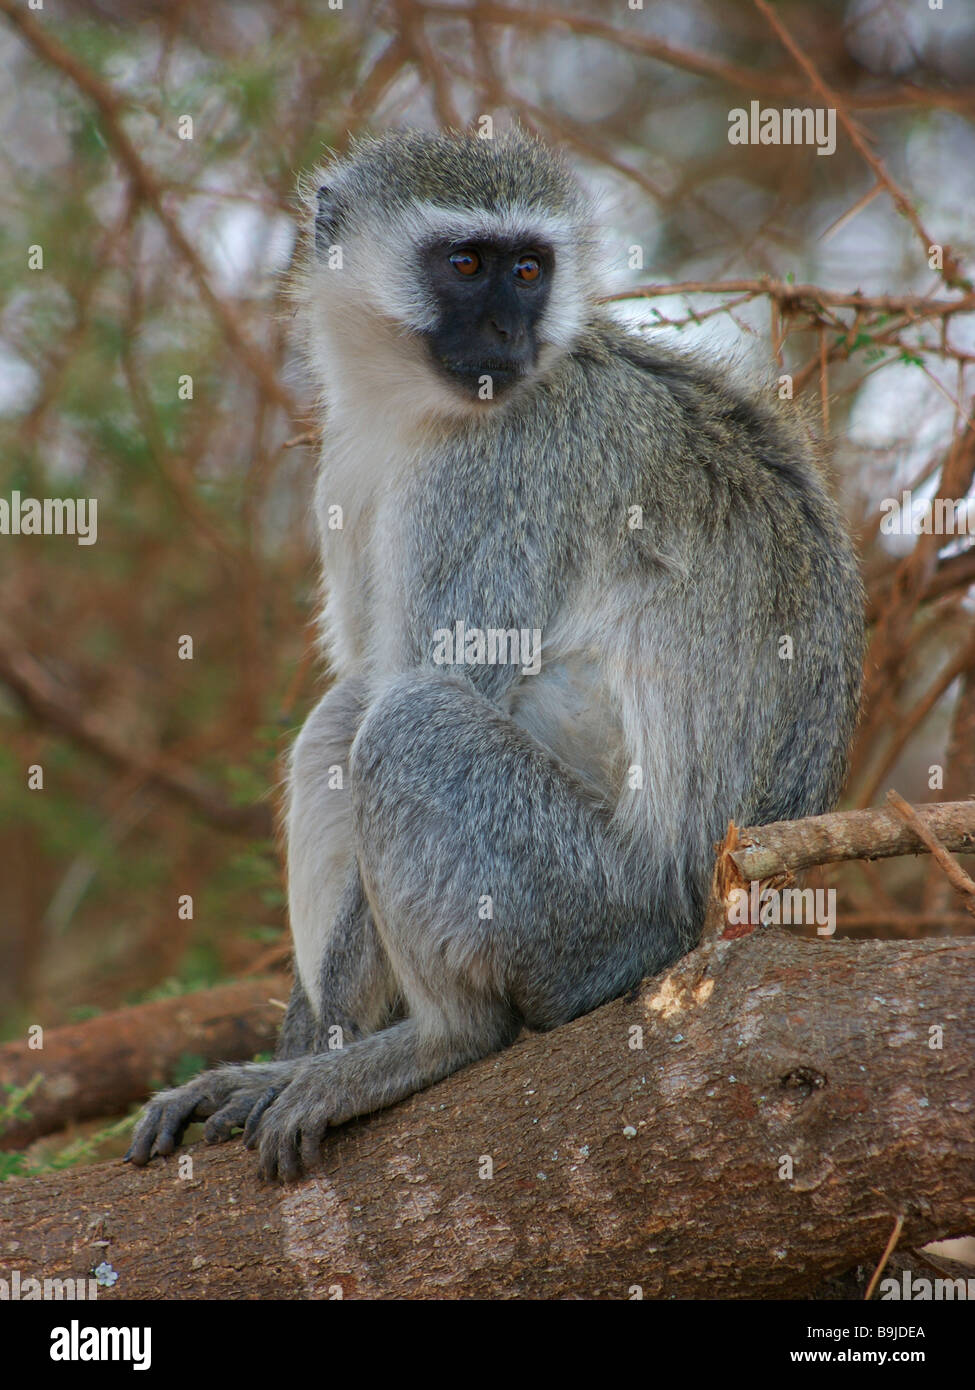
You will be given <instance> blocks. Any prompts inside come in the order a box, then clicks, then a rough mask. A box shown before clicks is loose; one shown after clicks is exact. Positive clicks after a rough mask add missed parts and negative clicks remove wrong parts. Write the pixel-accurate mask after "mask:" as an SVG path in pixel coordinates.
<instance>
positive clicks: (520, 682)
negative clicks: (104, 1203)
mask: <svg viewBox="0 0 975 1390" xmlns="http://www.w3.org/2000/svg"><path fill="white" fill-rule="evenodd" d="M318 184H319V185H320V186H318V187H317V193H316V194H315V195H314V197H313V198H312V199H310V200H309V202H310V217H309V222H310V227H311V235H310V237H309V255H308V260H307V264H306V267H305V270H304V272H303V273H302V275H301V276H300V279H299V281H298V286H297V291H296V293H297V302H298V305H299V309H300V316H301V321H302V324H303V331H304V340H305V343H306V346H307V354H308V359H309V361H310V363H311V367H312V369H313V371H314V373H315V375H316V377H317V379H318V382H319V383H320V384H321V386H322V388H323V390H324V394H325V397H326V400H327V413H326V415H325V437H324V444H323V448H322V459H321V471H320V476H319V481H318V487H317V493H316V512H317V517H318V524H319V530H320V535H321V544H322V560H323V567H324V574H325V584H326V593H327V598H326V601H325V605H324V612H323V618H322V623H323V633H324V641H325V647H326V650H327V655H328V661H329V667H330V670H331V673H332V677H333V681H332V685H331V688H330V689H329V690H328V691H327V693H326V694H325V695H324V696H323V697H322V699H321V700H320V701H319V703H318V705H317V706H316V707H315V709H314V710H313V711H312V713H311V715H310V716H309V718H308V720H307V722H306V724H305V726H304V728H303V729H302V731H301V734H300V735H299V737H298V739H297V742H296V743H295V746H294V751H293V755H292V759H291V769H290V785H289V802H288V813H287V841H288V888H289V900H290V913H291V928H292V933H293V936H294V951H295V960H296V965H297V981H296V983H295V987H294V993H293V995H292V999H291V1004H290V1006H289V1010H288V1014H287V1017H286V1019H285V1023H284V1027H283V1030H282V1035H281V1042H280V1045H279V1050H278V1059H277V1060H276V1061H274V1062H270V1063H267V1064H259V1063H253V1064H245V1065H241V1066H227V1067H224V1068H222V1069H220V1070H217V1071H211V1072H208V1073H205V1074H204V1075H203V1076H201V1077H199V1078H198V1079H197V1080H196V1081H194V1082H191V1083H190V1084H189V1085H186V1086H182V1087H180V1088H179V1089H177V1090H174V1091H168V1092H164V1093H163V1094H161V1095H159V1096H157V1097H156V1098H155V1100H154V1101H153V1103H152V1104H151V1105H150V1106H149V1108H148V1110H147V1111H146V1113H145V1115H144V1117H143V1119H142V1121H141V1123H140V1125H139V1128H138V1129H137V1132H136V1135H135V1139H134V1142H133V1145H132V1148H131V1149H130V1151H129V1155H128V1157H130V1158H131V1160H132V1161H133V1162H134V1163H138V1164H142V1163H145V1162H147V1160H148V1159H149V1157H150V1156H151V1154H153V1153H157V1154H168V1153H171V1152H172V1151H173V1149H174V1148H175V1147H176V1145H177V1144H178V1143H179V1142H180V1140H181V1138H182V1135H183V1133H184V1130H185V1128H186V1126H187V1125H188V1124H189V1123H190V1122H191V1121H192V1120H194V1119H198V1118H204V1117H208V1122H207V1125H206V1129H205V1135H206V1137H207V1138H208V1139H210V1140H213V1141H216V1140H222V1139H226V1138H228V1137H229V1136H230V1133H231V1130H232V1129H233V1128H235V1127H239V1126H243V1127H244V1137H245V1143H246V1144H247V1145H248V1146H249V1147H257V1148H259V1150H260V1171H261V1174H262V1175H263V1176H264V1177H265V1178H268V1179H272V1178H280V1179H293V1178H295V1177H297V1176H299V1175H300V1174H301V1172H302V1171H303V1170H305V1169H307V1168H308V1167H310V1166H312V1165H313V1164H314V1163H316V1161H317V1160H318V1159H319V1155H320V1149H321V1144H322V1140H323V1138H324V1136H325V1132H326V1129H327V1128H328V1127H329V1126H332V1125H337V1124H340V1123H342V1122H343V1121H345V1120H348V1119H349V1118H350V1117H352V1116H355V1115H363V1114H365V1113H367V1112H369V1111H373V1110H376V1109H379V1108H380V1107H382V1106H386V1105H390V1104H392V1103H393V1102H395V1101H397V1100H399V1099H401V1098H402V1097H404V1096H408V1095H409V1094H410V1093H411V1092H414V1091H417V1090H420V1089H421V1088H423V1087H425V1086H429V1085H431V1084H432V1083H433V1082H435V1081H438V1080H440V1078H442V1077H444V1076H446V1075H448V1073H450V1072H453V1071H456V1070H457V1069H458V1068H459V1067H463V1066H465V1065H466V1064H467V1063H469V1062H473V1061H475V1060H476V1059H477V1058H480V1057H484V1056H485V1055H487V1054H489V1053H491V1052H494V1051H495V1050H497V1049H499V1048H503V1047H505V1046H506V1045H507V1044H509V1043H510V1042H511V1041H512V1040H513V1039H514V1037H515V1036H516V1034H517V1033H518V1032H519V1030H520V1029H522V1028H523V1027H527V1028H531V1029H548V1028H555V1027H557V1026H558V1025H559V1024H561V1023H565V1022H567V1021H568V1020H569V1019H572V1018H575V1017H576V1016H577V1015H579V1014H584V1013H586V1012H587V1011H589V1010H591V1009H595V1008H596V1007H597V1006H598V1005H600V1004H602V1003H604V1002H605V1001H607V1000H609V999H612V998H614V997H615V996H617V995H619V994H621V993H623V992H624V991H626V990H628V989H630V988H631V987H633V986H634V985H636V984H637V983H638V982H639V981H640V980H641V978H643V977H644V976H647V975H653V974H654V973H656V972H659V971H661V970H662V969H663V968H664V967H665V966H667V965H668V964H670V963H671V962H672V961H674V960H675V959H676V958H677V957H679V956H680V955H682V954H683V953H685V952H686V951H688V950H689V949H690V948H691V947H692V946H693V945H694V943H695V941H696V940H697V937H698V935H699V932H700V928H701V924H702V917H703V912H704V908H705V903H706V897H707V892H708V887H709V882H710V875H711V870H712V864H713V859H714V843H715V841H716V840H718V839H719V838H720V837H721V835H722V834H723V833H724V831H725V828H726V826H727V824H728V821H729V820H731V819H734V820H735V821H736V822H738V823H739V824H741V825H755V824H761V823H763V822H768V821H774V820H780V819H785V818H790V817H798V816H804V815H808V814H812V813H816V812H822V811H825V810H827V809H828V808H829V807H831V806H832V805H833V804H834V801H835V799H836V797H837V795H838V793H839V790H840V786H841V783H842V780H843V776H844V770H845V760H846V752H847V745H848V742H849V739H850V735H851V732H852V730H853V727H854V723H855V719H856V714H857V704H858V697H859V690H860V673H861V660H862V589H861V583H860V579H859V576H858V572H857V566H856V563H855V560H854V556H853V553H852V550H851V547H850V544H849V542H848V540H847V537H846V535H845V534H844V531H843V527H842V525H841V523H840V520H839V517H838V515H837V511H836V508H835V507H834V505H833V503H832V502H831V501H830V499H829V497H828V495H827V493H826V490H825V488H824V485H823V481H822V479H821V478H820V476H819V474H818V472H817V471H816V469H815V467H814V466H813V465H812V464H811V462H810V460H809V457H808V455H807V451H806V449H805V446H804V443H803V432H802V430H801V428H800V427H799V425H798V424H796V423H794V422H792V421H790V420H788V419H785V418H784V417H783V415H782V414H781V413H780V412H779V408H778V406H777V405H773V403H772V402H771V401H767V400H764V399H753V398H751V397H750V396H749V395H748V394H747V393H746V392H744V391H743V390H741V389H739V388H738V387H737V386H736V385H734V384H732V383H731V382H730V381H729V380H727V379H726V376H725V374H724V373H723V372H722V371H720V370H716V369H715V368H713V367H711V366H707V365H703V364H701V363H697V362H694V361H692V360H689V359H687V358H686V357H684V356H682V355H679V354H677V353H675V352H673V351H671V350H669V349H667V348H664V347H662V346H659V345H658V344H656V343H655V342H653V341H648V340H647V339H646V338H644V337H642V336H640V335H638V334H637V333H636V332H631V331H629V330H628V329H627V328H625V327H623V326H621V325H620V324H619V323H617V322H615V321H614V320H613V319H612V318H611V317H610V315H609V313H608V311H607V310H605V309H604V308H602V307H601V306H600V305H599V303H598V301H597V288H598V287H597V278H596V275H595V271H594V267H595V237H594V233H593V229H592V226H591V214H590V210H589V207H588V204H587V200H586V198H585V197H584V196H583V194H582V192H581V191H580V188H579V187H578V185H577V184H576V182H575V181H574V180H573V178H572V177H571V176H570V174H569V173H568V172H567V170H566V168H565V167H564V166H563V164H562V163H561V162H560V160H559V159H558V158H557V157H556V156H555V155H554V154H553V153H552V152H550V151H549V150H548V149H547V148H546V147H545V146H544V145H543V144H541V143H539V142H538V141H537V140H535V139H534V138H533V137H530V136H528V135H526V134H524V133H522V132H519V131H514V132H512V133H510V134H506V135H503V136H499V137H498V138H496V139H493V140H481V139H476V138H474V137H471V136H468V135H458V134H445V135H431V134H421V133H395V134H388V135H384V136H382V137H380V138H378V139H369V140H362V141H359V142H357V143H356V144H355V145H354V147H353V149H352V152H351V154H350V155H349V156H348V157H347V158H344V159H338V160H336V161H335V162H334V163H332V164H331V165H329V166H328V167H327V168H325V169H324V170H323V171H322V177H321V179H320V180H319V181H318Z"/></svg>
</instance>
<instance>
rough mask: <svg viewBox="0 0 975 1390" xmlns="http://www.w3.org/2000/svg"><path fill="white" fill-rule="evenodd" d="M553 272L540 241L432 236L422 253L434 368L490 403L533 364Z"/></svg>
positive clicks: (550, 256)
mask: <svg viewBox="0 0 975 1390" xmlns="http://www.w3.org/2000/svg"><path fill="white" fill-rule="evenodd" d="M554 274H555V254H554V251H553V249H552V247H551V246H549V245H547V244H546V243H544V242H541V243H539V242H531V243H525V244H522V242H521V241H520V240H515V239H512V240H497V241H494V240H490V241H489V240H475V241H463V242H453V241H447V240H443V241H436V242H434V243H433V244H432V245H429V246H427V247H425V248H424V249H423V251H422V252H421V275H422V276H423V278H424V279H425V281H426V284H427V287H428V294H429V300H430V302H431V303H432V305H433V310H434V321H433V323H432V324H431V326H430V327H429V328H426V329H425V330H424V332H423V334H422V337H423V340H424V342H425V344H426V347H427V350H428V352H429V354H430V358H431V360H432V362H433V364H434V366H435V367H436V369H437V370H438V371H439V372H440V373H441V374H442V375H443V376H444V377H445V378H447V380H449V381H450V382H451V383H452V384H453V385H454V386H456V387H459V388H460V389H461V390H462V391H463V392H464V393H465V394H467V395H469V396H471V397H472V398H474V399H480V400H492V399H494V398H496V397H498V396H500V395H503V394H504V393H505V392H507V391H509V390H510V389H511V388H512V387H513V386H516V385H517V384H518V383H519V382H521V381H523V380H524V379H525V378H526V377H527V376H528V375H529V374H530V373H531V371H532V369H533V368H534V367H535V366H536V365H537V363H538V354H539V327H540V324H541V322H542V318H543V315H544V313H545V307H546V305H547V303H548V299H549V294H550V292H551V287H552V281H553V278H554Z"/></svg>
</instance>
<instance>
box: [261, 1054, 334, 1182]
mask: <svg viewBox="0 0 975 1390" xmlns="http://www.w3.org/2000/svg"><path fill="white" fill-rule="evenodd" d="M337 1082H338V1068H337V1066H336V1065H334V1064H333V1065H329V1064H328V1063H325V1064H324V1065H323V1062H322V1059H320V1058H316V1059H315V1063H314V1065H308V1064H307V1063H306V1064H305V1065H304V1066H303V1068H302V1069H301V1070H300V1071H299V1072H298V1074H297V1075H296V1076H295V1078H294V1080H293V1081H292V1082H291V1083H290V1085H287V1086H285V1087H284V1088H283V1089H282V1088H281V1087H280V1086H278V1087H277V1088H275V1087H273V1086H272V1087H269V1088H268V1090H267V1093H266V1094H265V1096H264V1097H262V1104H261V1105H260V1106H256V1107H255V1108H254V1109H253V1110H252V1111H251V1113H250V1116H249V1117H248V1120H247V1124H246V1125H245V1127H244V1144H245V1146H246V1147H247V1148H248V1149H259V1151H260V1156H259V1162H258V1171H259V1173H260V1176H261V1178H262V1179H263V1180H264V1181H265V1182H294V1181H295V1180H296V1179H298V1178H300V1177H301V1176H302V1174H303V1173H306V1172H307V1171H308V1170H309V1169H311V1168H314V1167H316V1166H317V1164H318V1163H319V1161H320V1156H321V1147H322V1141H323V1140H324V1138H325V1131H326V1130H327V1129H328V1128H329V1126H330V1125H337V1124H342V1122H343V1121H344V1120H347V1119H349V1118H350V1117H351V1115H352V1113H354V1109H353V1107H351V1106H350V1105H349V1102H348V1098H347V1097H345V1096H343V1095H342V1093H341V1090H340V1088H339V1086H338V1084H337Z"/></svg>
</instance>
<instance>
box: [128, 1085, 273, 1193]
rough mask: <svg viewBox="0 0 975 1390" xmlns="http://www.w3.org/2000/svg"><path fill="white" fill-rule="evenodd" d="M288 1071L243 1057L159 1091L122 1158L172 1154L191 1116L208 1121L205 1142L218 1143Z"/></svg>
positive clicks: (134, 1160)
mask: <svg viewBox="0 0 975 1390" xmlns="http://www.w3.org/2000/svg"><path fill="white" fill-rule="evenodd" d="M293 1071H294V1064H293V1063H288V1062H268V1063H260V1062H245V1063H243V1064H242V1065H240V1066H229V1067H220V1068H218V1069H217V1070H216V1071H207V1072H204V1073H203V1075H202V1076H198V1077H197V1078H196V1080H195V1081H190V1082H189V1083H188V1084H187V1085H185V1086H178V1087H176V1089H175V1090H172V1091H160V1092H159V1094H158V1095H157V1096H155V1097H154V1098H153V1099H152V1100H151V1101H150V1103H149V1104H148V1105H147V1106H146V1109H145V1110H144V1112H143V1114H142V1118H141V1119H140V1120H139V1123H138V1124H137V1125H136V1128H135V1133H134V1134H133V1136H132V1143H131V1144H130V1146H129V1149H128V1152H127V1153H126V1154H125V1161H126V1162H127V1163H134V1164H136V1165H137V1166H138V1167H140V1168H141V1167H142V1165H143V1164H145V1163H148V1162H149V1160H150V1158H154V1157H155V1156H156V1155H159V1154H171V1153H172V1152H173V1150H174V1149H175V1148H177V1147H178V1145H179V1143H180V1142H181V1140H182V1138H183V1135H184V1134H185V1133H186V1130H187V1127H188V1126H189V1125H191V1124H192V1123H193V1122H194V1121H195V1120H206V1121H207V1125H206V1128H205V1129H204V1131H203V1137H204V1138H205V1139H206V1141H207V1143H209V1144H219V1143H222V1142H223V1141H224V1140H225V1139H229V1138H230V1135H231V1131H232V1130H233V1129H237V1128H243V1126H244V1125H245V1124H246V1123H247V1121H248V1119H249V1117H250V1115H251V1113H252V1112H253V1111H254V1109H255V1107H260V1110H263V1109H264V1108H266V1107H267V1106H268V1105H269V1104H270V1103H271V1102H270V1099H269V1097H273V1096H276V1095H278V1094H279V1093H280V1091H281V1090H282V1089H283V1087H284V1086H286V1085H287V1083H288V1081H289V1080H290V1077H291V1075H292V1074H293Z"/></svg>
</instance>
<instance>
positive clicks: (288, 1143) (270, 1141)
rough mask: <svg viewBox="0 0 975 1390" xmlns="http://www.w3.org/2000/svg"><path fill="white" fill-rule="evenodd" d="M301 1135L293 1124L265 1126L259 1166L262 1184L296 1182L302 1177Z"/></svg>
mask: <svg viewBox="0 0 975 1390" xmlns="http://www.w3.org/2000/svg"><path fill="white" fill-rule="evenodd" d="M300 1135H301V1131H300V1130H299V1129H298V1128H297V1127H296V1126H294V1125H291V1124H284V1125H282V1124H280V1123H279V1124H277V1125H274V1124H271V1125H269V1126H265V1129H264V1132H263V1133H262V1135H261V1156H260V1162H259V1164H258V1173H259V1174H260V1177H261V1180H262V1182H296V1181H297V1180H298V1178H300V1177H301V1174H302V1168H301V1156H300V1153H299V1145H300V1142H301V1138H300Z"/></svg>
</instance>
